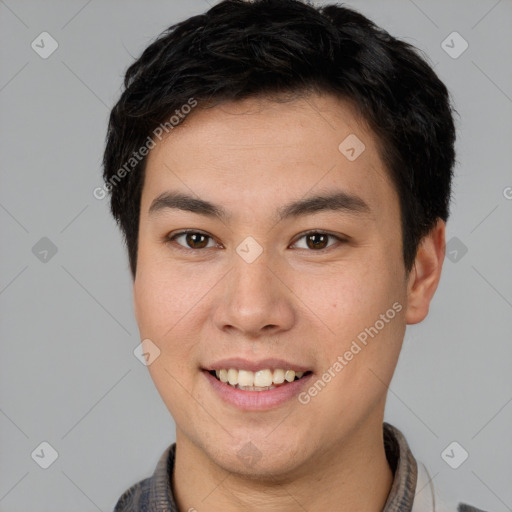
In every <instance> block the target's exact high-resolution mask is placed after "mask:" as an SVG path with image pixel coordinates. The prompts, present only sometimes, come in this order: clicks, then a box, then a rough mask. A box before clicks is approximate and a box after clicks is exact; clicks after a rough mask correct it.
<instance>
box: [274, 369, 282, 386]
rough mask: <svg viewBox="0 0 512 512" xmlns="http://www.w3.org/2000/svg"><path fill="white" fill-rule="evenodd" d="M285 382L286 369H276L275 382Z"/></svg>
mask: <svg viewBox="0 0 512 512" xmlns="http://www.w3.org/2000/svg"><path fill="white" fill-rule="evenodd" d="M283 382H284V370H274V384H282V383H283Z"/></svg>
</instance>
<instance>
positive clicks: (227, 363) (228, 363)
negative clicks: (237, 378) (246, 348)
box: [204, 357, 310, 372]
mask: <svg viewBox="0 0 512 512" xmlns="http://www.w3.org/2000/svg"><path fill="white" fill-rule="evenodd" d="M230 368H235V369H237V370H246V371H250V372H257V371H259V370H267V369H268V370H277V369H281V370H295V371H298V372H307V371H310V368H308V367H307V366H304V365H302V364H298V363H293V362H290V361H286V360H284V359H260V360H259V361H249V360H248V359H244V358H242V357H232V358H229V359H220V360H219V361H216V362H214V363H211V364H209V365H207V366H205V367H204V369H205V370H207V371H212V370H229V369H230Z"/></svg>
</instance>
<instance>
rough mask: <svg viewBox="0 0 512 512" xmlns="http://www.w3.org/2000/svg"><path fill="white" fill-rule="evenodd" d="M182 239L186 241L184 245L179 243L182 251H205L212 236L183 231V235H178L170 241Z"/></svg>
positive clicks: (169, 239) (170, 238)
mask: <svg viewBox="0 0 512 512" xmlns="http://www.w3.org/2000/svg"><path fill="white" fill-rule="evenodd" d="M182 237H183V239H184V244H183V243H179V242H177V244H178V246H179V248H180V249H184V250H187V249H205V248H207V245H208V240H209V239H211V237H210V236H208V235H205V234H204V233H200V232H198V231H182V232H181V233H177V234H176V235H174V236H172V237H169V238H168V241H169V242H173V241H175V240H178V239H179V238H182ZM210 247H211V246H210Z"/></svg>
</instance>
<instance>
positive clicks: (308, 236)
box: [294, 231, 345, 251]
mask: <svg viewBox="0 0 512 512" xmlns="http://www.w3.org/2000/svg"><path fill="white" fill-rule="evenodd" d="M302 239H304V240H305V241H306V246H305V247H304V246H303V247H299V249H312V250H313V251H322V250H324V249H328V248H329V247H331V246H332V245H333V244H331V245H329V246H328V245H327V244H328V242H329V239H334V240H337V241H338V242H340V243H343V242H345V240H344V239H343V238H340V237H338V236H335V235H331V234H329V233H324V232H323V231H310V232H309V233H305V234H304V235H302V236H301V237H300V238H299V239H298V240H297V242H295V244H294V245H297V244H298V242H299V241H300V240H302Z"/></svg>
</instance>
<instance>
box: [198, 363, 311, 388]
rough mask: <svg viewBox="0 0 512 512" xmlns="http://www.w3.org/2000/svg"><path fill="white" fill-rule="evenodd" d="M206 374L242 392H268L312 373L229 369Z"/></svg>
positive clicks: (211, 371)
mask: <svg viewBox="0 0 512 512" xmlns="http://www.w3.org/2000/svg"><path fill="white" fill-rule="evenodd" d="M208 373H209V374H210V375H212V376H213V377H215V378H216V379H217V380H218V381H220V382H223V383H224V384H227V385H229V386H231V387H233V388H236V389H241V390H243V391H269V390H271V389H276V388H278V387H281V386H285V385H287V384H289V383H291V382H294V381H296V380H300V379H302V378H303V377H305V376H307V375H309V374H311V373H312V372H311V371H307V372H296V371H294V370H282V369H276V370H259V371H257V372H251V371H247V370H237V369H235V368H229V369H220V370H210V371H209V372H208Z"/></svg>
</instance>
